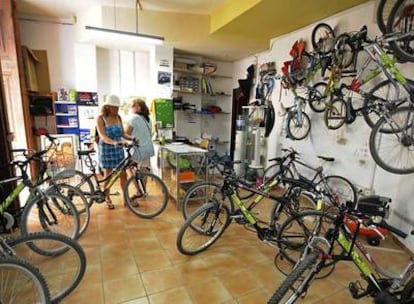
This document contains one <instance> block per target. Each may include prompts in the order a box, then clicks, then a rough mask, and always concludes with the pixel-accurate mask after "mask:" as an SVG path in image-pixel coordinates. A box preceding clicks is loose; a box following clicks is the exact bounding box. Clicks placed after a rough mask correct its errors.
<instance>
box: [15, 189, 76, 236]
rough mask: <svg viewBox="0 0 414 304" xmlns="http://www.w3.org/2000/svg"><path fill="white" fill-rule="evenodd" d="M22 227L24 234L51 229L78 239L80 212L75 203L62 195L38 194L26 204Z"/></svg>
mask: <svg viewBox="0 0 414 304" xmlns="http://www.w3.org/2000/svg"><path fill="white" fill-rule="evenodd" d="M20 228H21V231H22V234H23V235H28V234H29V233H34V232H40V231H49V232H55V233H59V234H63V235H66V236H69V237H70V238H72V239H77V238H78V237H79V214H78V212H77V210H76V207H75V205H74V204H73V203H72V202H71V201H70V200H69V199H67V198H65V197H63V196H62V195H58V194H53V193H50V194H48V193H43V194H37V195H36V196H35V197H34V199H32V200H30V201H29V202H27V204H26V205H25V206H24V209H23V213H22V216H21V223H20Z"/></svg>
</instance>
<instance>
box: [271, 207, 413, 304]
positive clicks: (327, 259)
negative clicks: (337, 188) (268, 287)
mask: <svg viewBox="0 0 414 304" xmlns="http://www.w3.org/2000/svg"><path fill="white" fill-rule="evenodd" d="M387 214H388V201H386V200H378V201H377V202H376V203H375V204H370V205H365V204H361V205H359V206H358V209H349V208H347V207H346V206H344V205H340V206H339V208H338V210H337V211H336V214H334V213H328V212H325V211H316V210H314V211H303V212H300V213H298V214H296V215H294V216H293V217H291V218H290V219H288V220H287V221H286V222H285V225H286V227H288V226H289V225H290V226H292V225H293V224H296V225H298V226H300V229H299V232H297V233H296V234H294V233H292V234H291V235H290V241H289V240H285V241H286V242H287V243H288V244H289V242H293V243H294V244H296V246H298V247H297V248H300V249H301V252H302V253H301V257H300V259H299V261H298V262H297V264H296V265H295V266H294V269H293V271H292V272H291V273H290V274H289V275H288V276H287V278H286V279H285V281H284V282H283V283H282V284H281V285H280V286H279V288H278V289H277V290H276V291H275V293H274V294H273V296H272V297H271V298H270V300H269V302H268V303H269V304H274V303H294V302H296V301H297V300H298V299H299V298H300V297H303V296H304V295H305V293H306V291H307V290H308V289H309V288H310V285H311V283H312V281H313V280H314V279H315V278H316V276H317V275H318V274H319V273H320V272H321V271H322V270H323V269H324V268H325V267H326V265H327V264H328V263H331V264H332V263H336V262H338V261H352V262H353V263H354V264H355V266H356V267H357V268H358V269H359V271H360V272H361V277H362V278H363V279H364V280H365V281H366V282H367V287H366V288H365V289H364V288H362V285H361V283H360V282H359V281H356V282H352V283H350V284H349V291H350V292H351V295H352V297H353V298H355V299H359V298H362V297H365V296H372V297H375V296H377V295H378V294H383V293H387V294H389V295H391V296H392V297H393V298H394V299H398V301H399V302H398V303H410V301H412V298H413V296H414V294H413V292H414V278H412V273H413V269H414V261H413V260H412V259H411V260H410V261H409V262H408V265H407V267H405V268H404V269H403V270H402V272H401V273H393V272H391V271H388V270H385V269H383V268H382V267H381V265H379V264H378V263H377V262H376V261H375V259H374V257H373V256H372V255H371V254H369V252H368V251H367V249H366V248H365V247H364V245H363V244H362V243H361V242H360V241H359V240H358V239H357V235H358V232H359V230H360V229H361V227H364V226H366V227H372V226H373V227H380V228H384V229H387V230H388V231H391V232H393V233H394V234H396V235H398V236H400V237H402V238H405V237H406V236H407V234H406V233H404V232H402V231H401V230H399V229H397V228H395V227H393V226H391V225H389V224H388V223H387V222H386V221H385V219H386V218H387ZM350 220H351V221H353V222H354V223H356V227H355V230H354V232H351V231H350V229H349V227H348V226H347V221H350ZM324 223H325V224H326V225H325V227H327V229H326V230H325V229H323V228H322V226H324ZM373 229H375V228H373ZM285 237H286V238H288V237H287V234H285ZM362 258H364V260H363V259H362Z"/></svg>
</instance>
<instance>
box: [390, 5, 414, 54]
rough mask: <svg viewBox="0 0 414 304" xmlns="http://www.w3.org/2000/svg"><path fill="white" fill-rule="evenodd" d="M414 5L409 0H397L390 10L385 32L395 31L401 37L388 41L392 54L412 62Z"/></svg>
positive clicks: (413, 52)
mask: <svg viewBox="0 0 414 304" xmlns="http://www.w3.org/2000/svg"><path fill="white" fill-rule="evenodd" d="M413 10H414V5H413V3H412V1H410V0H398V1H397V2H396V3H395V4H394V7H393V8H392V10H391V13H390V15H389V18H388V22H387V33H396V35H401V38H398V39H396V40H392V41H390V42H389V45H390V48H391V49H392V50H393V51H394V54H395V55H396V56H397V57H398V58H399V59H401V60H406V61H411V62H414V34H412V31H413V30H414V18H413Z"/></svg>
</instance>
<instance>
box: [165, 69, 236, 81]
mask: <svg viewBox="0 0 414 304" xmlns="http://www.w3.org/2000/svg"><path fill="white" fill-rule="evenodd" d="M173 72H174V73H182V74H187V75H194V76H205V77H210V78H228V79H232V78H233V77H232V76H226V75H219V74H204V73H202V72H199V71H192V70H186V69H177V68H175V69H174V70H173Z"/></svg>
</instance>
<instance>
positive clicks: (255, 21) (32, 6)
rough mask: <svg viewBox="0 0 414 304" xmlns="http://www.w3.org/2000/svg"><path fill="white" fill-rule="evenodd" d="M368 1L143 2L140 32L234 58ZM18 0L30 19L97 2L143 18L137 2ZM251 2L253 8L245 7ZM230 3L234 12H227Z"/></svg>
mask: <svg viewBox="0 0 414 304" xmlns="http://www.w3.org/2000/svg"><path fill="white" fill-rule="evenodd" d="M366 1H370V0H256V1H252V0H249V1H247V0H139V2H138V3H140V4H141V7H142V11H140V12H139V14H138V15H139V28H140V31H139V32H140V33H143V34H148V35H154V36H161V37H165V43H166V44H168V45H171V46H173V47H174V48H175V49H178V50H180V51H186V52H189V53H195V54H199V55H202V56H205V57H210V58H214V59H219V60H225V61H234V60H238V59H242V58H245V57H248V56H251V55H254V54H257V53H259V52H262V51H264V50H266V49H268V48H269V45H270V39H272V38H275V37H278V36H281V35H284V34H287V33H290V32H292V31H295V30H297V29H299V28H302V27H304V26H307V25H309V24H311V23H314V22H317V21H319V20H322V19H324V18H326V17H328V16H331V15H333V14H336V13H338V12H340V11H343V10H345V9H348V8H351V7H353V6H355V5H358V4H361V3H363V2H366ZM16 2H17V10H18V14H19V16H21V17H25V18H27V17H38V18H39V17H42V18H65V19H69V20H76V18H75V16H76V15H77V14H78V13H80V12H82V13H83V12H86V11H87V10H88V8H90V7H96V6H105V7H109V8H113V7H115V8H117V11H118V10H123V11H124V12H125V8H127V11H128V14H127V15H128V16H129V17H128V19H127V20H128V21H130V19H129V18H134V19H135V18H136V16H137V15H136V10H135V8H136V5H137V3H136V0H16ZM246 4H249V5H250V6H249V5H247V7H248V9H247V10H243V9H242V8H243V5H244V8H246ZM229 7H230V8H231V9H230V11H226V9H227V8H229ZM292 7H294V9H292ZM128 9H130V10H128ZM222 12H225V15H224V16H225V18H224V19H223V18H222V19H221V20H225V22H224V23H222V24H220V26H219V27H217V28H214V30H212V28H211V25H212V24H213V22H214V21H215V20H216V19H217V18H216V17H218V18H219V17H220V16H221V17H223V16H222V15H221V13H222ZM226 18H228V19H226ZM137 20H138V19H137ZM137 22H138V21H137ZM121 30H122V28H121ZM123 30H127V29H123ZM129 30H130V29H129Z"/></svg>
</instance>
